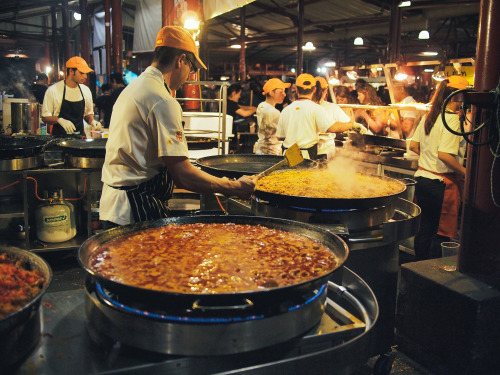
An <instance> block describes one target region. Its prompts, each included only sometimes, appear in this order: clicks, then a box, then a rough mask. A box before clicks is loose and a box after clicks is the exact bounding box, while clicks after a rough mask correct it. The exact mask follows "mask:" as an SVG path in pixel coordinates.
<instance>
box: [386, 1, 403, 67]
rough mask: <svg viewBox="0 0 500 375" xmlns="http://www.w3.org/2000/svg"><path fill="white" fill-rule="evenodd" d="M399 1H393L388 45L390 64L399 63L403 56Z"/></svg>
mask: <svg viewBox="0 0 500 375" xmlns="http://www.w3.org/2000/svg"><path fill="white" fill-rule="evenodd" d="M398 5H399V1H396V0H393V1H392V5H391V20H390V28H389V40H388V44H387V52H388V53H387V56H388V57H389V62H392V63H393V62H396V61H398V59H399V57H400V55H401V17H402V13H401V8H400V7H399V6H398Z"/></svg>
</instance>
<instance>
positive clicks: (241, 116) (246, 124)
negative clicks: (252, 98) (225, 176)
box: [227, 83, 257, 153]
mask: <svg viewBox="0 0 500 375" xmlns="http://www.w3.org/2000/svg"><path fill="white" fill-rule="evenodd" d="M241 93H242V87H241V85H240V84H239V83H233V84H231V85H230V86H229V87H228V88H227V114H228V115H231V116H232V117H233V134H234V136H233V137H232V139H231V141H230V143H229V148H230V150H229V152H230V153H236V152H238V150H239V148H240V145H239V144H238V143H239V142H238V139H239V137H238V133H245V132H249V131H250V126H252V125H255V124H256V122H257V120H256V119H255V117H254V116H253V115H254V114H255V112H256V111H257V107H253V106H247V105H241V104H239V101H240V98H241Z"/></svg>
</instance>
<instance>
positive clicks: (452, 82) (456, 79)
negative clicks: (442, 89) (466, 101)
mask: <svg viewBox="0 0 500 375" xmlns="http://www.w3.org/2000/svg"><path fill="white" fill-rule="evenodd" d="M448 87H453V88H455V89H458V90H463V89H466V88H467V87H469V82H468V81H467V80H466V79H465V78H464V77H462V76H451V77H448Z"/></svg>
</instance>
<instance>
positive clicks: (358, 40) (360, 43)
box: [354, 36, 364, 46]
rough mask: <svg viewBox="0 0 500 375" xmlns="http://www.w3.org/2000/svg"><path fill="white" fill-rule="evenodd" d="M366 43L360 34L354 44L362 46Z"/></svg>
mask: <svg viewBox="0 0 500 375" xmlns="http://www.w3.org/2000/svg"><path fill="white" fill-rule="evenodd" d="M363 44H364V41H363V38H361V37H360V36H358V37H357V38H356V39H354V45H355V46H362V45H363Z"/></svg>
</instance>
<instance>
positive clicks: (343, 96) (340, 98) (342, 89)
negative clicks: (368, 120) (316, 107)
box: [333, 86, 358, 122]
mask: <svg viewBox="0 0 500 375" xmlns="http://www.w3.org/2000/svg"><path fill="white" fill-rule="evenodd" d="M333 91H334V93H335V98H336V99H337V104H355V103H357V101H358V100H357V98H356V99H354V97H353V96H352V94H351V91H350V90H349V88H348V87H346V86H335V87H334V88H333ZM340 109H342V111H344V113H345V114H346V115H347V116H349V118H350V119H351V121H353V122H354V120H355V118H354V111H353V110H352V108H342V107H341V108H340Z"/></svg>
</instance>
